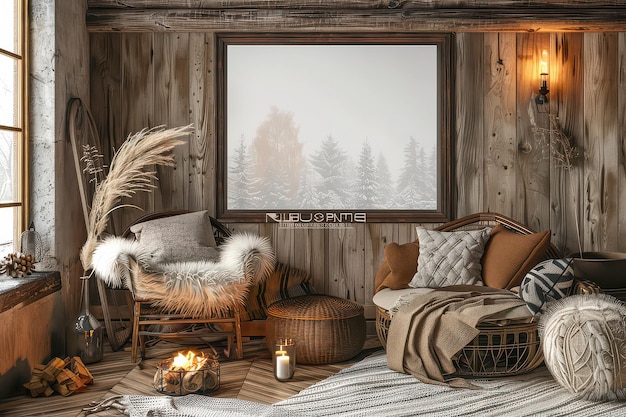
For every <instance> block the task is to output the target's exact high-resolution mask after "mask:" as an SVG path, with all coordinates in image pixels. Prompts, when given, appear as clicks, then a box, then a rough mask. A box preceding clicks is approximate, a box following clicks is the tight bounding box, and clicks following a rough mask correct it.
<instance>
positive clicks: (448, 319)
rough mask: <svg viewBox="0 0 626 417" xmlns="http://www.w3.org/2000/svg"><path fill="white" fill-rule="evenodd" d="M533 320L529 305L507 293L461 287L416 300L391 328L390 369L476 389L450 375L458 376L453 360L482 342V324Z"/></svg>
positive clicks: (416, 295) (439, 290)
mask: <svg viewBox="0 0 626 417" xmlns="http://www.w3.org/2000/svg"><path fill="white" fill-rule="evenodd" d="M531 319H532V315H531V314H530V313H529V311H528V308H526V303H525V302H524V301H523V300H521V299H520V298H519V297H518V296H517V295H516V294H514V293H512V292H511V291H507V290H495V289H492V288H488V287H483V286H468V285H459V286H450V287H444V288H439V289H437V290H434V291H432V292H429V293H425V294H413V298H412V299H411V301H410V302H408V303H407V304H406V305H404V306H403V307H401V308H400V309H399V310H398V311H397V313H396V314H395V315H394V317H393V320H392V321H391V325H390V326H389V334H388V337H387V353H388V355H389V361H388V362H389V368H391V369H393V370H396V371H398V372H404V373H407V374H411V375H413V376H415V377H416V378H417V379H419V380H420V381H422V382H427V383H431V384H440V385H450V386H452V387H456V388H476V386H474V385H473V384H471V383H470V382H468V381H466V380H465V379H463V378H458V377H450V376H449V375H450V374H453V373H454V372H455V371H456V368H455V366H454V362H453V361H452V358H453V356H454V355H456V354H457V353H458V352H459V351H460V350H461V349H463V348H464V347H465V346H466V345H467V344H468V343H470V342H471V341H472V340H473V339H474V338H475V337H476V336H478V334H479V330H478V328H477V326H478V324H479V323H485V322H488V321H489V322H492V323H493V322H499V321H503V322H508V321H510V320H515V321H524V322H528V321H530V320H531Z"/></svg>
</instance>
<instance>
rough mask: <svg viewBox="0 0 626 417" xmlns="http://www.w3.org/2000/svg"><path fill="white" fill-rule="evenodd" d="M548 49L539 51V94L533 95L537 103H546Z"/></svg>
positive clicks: (547, 91)
mask: <svg viewBox="0 0 626 417" xmlns="http://www.w3.org/2000/svg"><path fill="white" fill-rule="evenodd" d="M549 92H550V90H548V51H546V50H545V49H544V50H543V51H541V59H540V60H539V94H537V96H536V97H535V103H537V105H543V104H547V103H548V93H549Z"/></svg>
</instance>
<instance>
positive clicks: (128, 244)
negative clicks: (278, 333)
mask: <svg viewBox="0 0 626 417" xmlns="http://www.w3.org/2000/svg"><path fill="white" fill-rule="evenodd" d="M150 255H151V254H150V253H149V252H148V251H147V250H146V248H145V247H143V246H142V245H141V244H140V243H139V242H138V241H134V240H129V239H124V238H121V237H109V238H106V239H104V240H103V241H102V242H101V243H100V244H99V245H98V246H97V247H96V249H95V251H94V254H93V259H92V268H93V271H94V273H95V274H96V276H97V277H98V278H100V279H102V280H103V281H104V282H106V283H107V284H108V285H110V286H112V287H114V288H122V287H126V288H128V289H129V290H130V291H131V292H132V293H133V296H134V298H135V299H136V300H141V301H148V302H150V303H151V304H152V305H153V306H154V307H157V308H160V309H162V310H164V311H168V312H172V313H176V314H183V315H185V316H189V317H214V316H224V315H227V314H228V312H229V311H230V310H232V309H235V308H238V307H243V306H244V305H245V303H246V298H247V296H248V293H249V291H250V288H251V287H252V286H254V285H256V284H258V283H260V282H262V281H263V280H265V278H266V277H267V276H268V275H269V274H270V273H271V272H272V271H273V270H274V265H275V262H276V259H275V255H274V251H273V250H272V246H271V244H270V242H269V239H268V238H266V237H260V236H256V235H252V234H247V233H241V234H235V235H233V236H231V237H229V238H228V239H227V240H226V241H225V242H224V244H222V245H221V246H220V259H219V261H217V262H213V261H194V262H176V263H166V264H160V265H153V266H152V267H150V266H149V265H148V260H149V259H150Z"/></svg>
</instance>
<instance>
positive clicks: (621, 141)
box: [616, 33, 626, 252]
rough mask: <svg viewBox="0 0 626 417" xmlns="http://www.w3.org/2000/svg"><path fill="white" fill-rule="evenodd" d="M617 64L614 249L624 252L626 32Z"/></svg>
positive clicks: (625, 224) (622, 38) (625, 239)
mask: <svg viewBox="0 0 626 417" xmlns="http://www.w3.org/2000/svg"><path fill="white" fill-rule="evenodd" d="M618 39H619V41H618V42H619V46H618V47H619V51H618V53H619V64H618V65H619V66H618V70H619V73H618V100H619V103H618V109H617V122H618V127H617V128H618V137H617V139H618V151H617V153H618V155H619V160H618V164H619V166H618V178H617V184H618V198H619V200H618V203H617V204H618V207H617V230H618V237H619V240H618V242H617V248H616V250H619V251H620V252H626V33H620V34H619V35H618Z"/></svg>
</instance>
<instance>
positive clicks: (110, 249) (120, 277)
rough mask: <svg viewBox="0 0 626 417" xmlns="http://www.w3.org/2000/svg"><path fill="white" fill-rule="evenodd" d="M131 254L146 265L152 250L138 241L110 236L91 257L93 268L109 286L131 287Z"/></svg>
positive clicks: (138, 261) (141, 263) (97, 247)
mask: <svg viewBox="0 0 626 417" xmlns="http://www.w3.org/2000/svg"><path fill="white" fill-rule="evenodd" d="M129 256H130V257H133V258H134V259H135V260H136V262H137V263H139V264H140V265H143V266H146V265H147V261H148V260H149V259H150V252H149V251H147V250H146V249H145V248H144V247H143V246H142V245H141V244H139V242H138V241H135V240H130V239H124V238H122V237H116V236H110V237H107V238H105V239H104V240H103V241H102V242H100V243H99V244H98V246H96V249H95V250H94V252H93V256H92V259H91V268H92V269H93V271H94V272H95V274H96V276H97V277H98V278H100V279H101V280H103V281H104V282H106V283H107V284H108V285H109V286H111V287H113V288H123V287H126V288H128V289H131V287H130V281H129V278H130V275H129V270H130V264H129Z"/></svg>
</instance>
